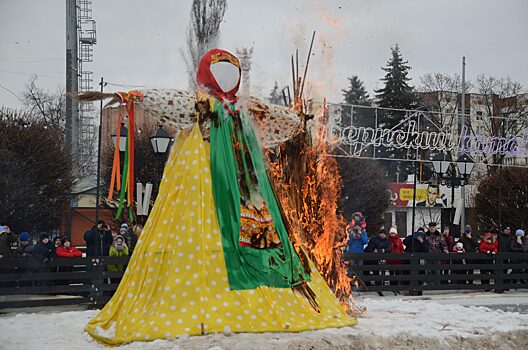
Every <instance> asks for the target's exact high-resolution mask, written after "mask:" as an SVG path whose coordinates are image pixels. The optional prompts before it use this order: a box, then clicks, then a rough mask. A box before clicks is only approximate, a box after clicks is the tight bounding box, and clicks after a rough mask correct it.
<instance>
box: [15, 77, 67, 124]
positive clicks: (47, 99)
mask: <svg viewBox="0 0 528 350" xmlns="http://www.w3.org/2000/svg"><path fill="white" fill-rule="evenodd" d="M22 103H23V105H24V107H25V108H24V112H25V113H26V115H28V116H31V117H33V118H35V119H39V120H42V121H44V122H46V123H52V124H53V125H56V126H58V127H60V128H61V129H64V126H65V115H66V95H65V93H64V89H63V88H60V87H59V88H58V89H57V91H56V92H55V93H52V92H49V91H45V90H44V89H42V88H41V87H39V86H38V85H37V76H35V75H34V76H32V77H31V78H30V79H29V81H28V82H27V83H26V91H24V92H23V94H22Z"/></svg>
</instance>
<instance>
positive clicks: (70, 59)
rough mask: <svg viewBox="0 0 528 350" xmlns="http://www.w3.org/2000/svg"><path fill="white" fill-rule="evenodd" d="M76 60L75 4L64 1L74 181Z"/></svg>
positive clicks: (68, 120)
mask: <svg viewBox="0 0 528 350" xmlns="http://www.w3.org/2000/svg"><path fill="white" fill-rule="evenodd" d="M78 59H79V53H78V37H77V2H76V0H66V146H67V147H68V149H69V150H70V153H71V156H72V160H73V162H72V164H73V166H72V169H73V177H74V179H77V178H78V176H79V174H78V166H77V165H76V162H77V159H78V155H79V104H78V102H77V100H76V99H74V98H73V97H72V94H75V93H77V92H78V91H79V76H78Z"/></svg>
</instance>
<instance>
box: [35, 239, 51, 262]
mask: <svg viewBox="0 0 528 350" xmlns="http://www.w3.org/2000/svg"><path fill="white" fill-rule="evenodd" d="M33 258H34V259H36V260H38V261H42V262H49V261H51V260H53V259H54V258H55V245H54V244H53V242H52V241H48V243H46V244H44V243H42V241H39V242H38V243H37V245H36V246H35V248H34V249H33Z"/></svg>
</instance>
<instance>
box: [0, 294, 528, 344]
mask: <svg viewBox="0 0 528 350" xmlns="http://www.w3.org/2000/svg"><path fill="white" fill-rule="evenodd" d="M359 300H360V302H361V303H362V304H363V305H365V306H366V307H367V315H366V316H365V317H362V318H361V319H360V320H359V324H358V326H356V327H353V328H348V327H345V328H341V329H326V330H321V331H307V332H303V333H266V334H248V333H246V334H230V333H227V332H226V333H225V334H211V335H207V336H202V337H189V336H183V337H180V338H178V339H172V340H157V341H152V342H149V343H144V342H138V343H132V344H127V345H124V346H121V347H119V350H139V349H147V350H173V349H174V350H176V349H178V350H179V349H209V350H220V349H222V350H227V349H230V350H231V349H244V350H246V349H266V350H267V349H281V350H282V349H298V350H301V349H303V350H304V349H382V348H387V349H408V348H411V349H528V314H521V313H517V312H505V311H503V310H501V309H497V308H495V309H493V307H494V306H496V305H508V306H509V307H513V308H514V309H515V306H516V305H517V306H522V305H526V304H528V294H526V293H522V294H514V295H511V294H510V295H500V296H498V295H494V294H490V293H468V294H464V295H461V294H449V295H447V294H446V295H434V296H423V297H421V298H416V297H414V298H410V297H401V296H397V297H392V296H391V297H384V298H380V297H378V296H377V295H376V296H370V295H369V296H360V297H359ZM475 305H487V307H484V306H475ZM490 307H491V308H490ZM96 312H97V311H67V312H55V313H50V312H39V313H19V314H12V313H11V314H5V315H2V316H1V317H0V349H6V350H7V349H10V350H11V349H14V350H26V349H27V350H29V349H31V350H34V349H39V350H48V349H49V350H66V349H68V350H70V349H86V350H92V349H105V347H104V346H103V345H101V344H98V343H96V342H94V341H93V340H92V339H91V338H90V336H89V335H88V334H86V333H85V332H84V331H83V327H84V325H85V324H86V322H88V320H89V319H90V318H91V317H93V316H94V315H95V314H96Z"/></svg>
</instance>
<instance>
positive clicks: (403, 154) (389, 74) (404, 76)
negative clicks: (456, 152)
mask: <svg viewBox="0 0 528 350" xmlns="http://www.w3.org/2000/svg"><path fill="white" fill-rule="evenodd" d="M391 55H392V56H391V58H390V59H389V61H387V66H386V67H382V68H381V69H383V71H385V72H386V74H385V76H384V77H383V78H382V79H381V81H382V82H383V83H384V85H385V86H384V87H383V88H381V89H379V90H375V92H376V97H377V98H378V104H379V106H380V107H384V108H391V109H382V110H378V113H377V120H378V125H377V127H381V128H389V129H390V128H394V127H396V125H398V123H400V122H401V121H402V119H403V118H404V117H405V115H406V112H405V111H404V109H413V108H416V106H417V97H416V94H415V92H414V89H413V87H412V86H410V85H409V84H408V82H409V81H410V80H411V78H409V76H408V74H409V70H410V69H411V67H410V66H408V65H407V63H408V62H407V61H404V60H403V57H402V54H401V52H400V48H399V47H398V45H396V46H395V47H393V48H392V47H391ZM394 109H400V110H394ZM407 153H408V149H406V148H396V147H386V148H384V149H383V150H378V154H377V156H378V157H380V158H385V159H406V158H408V155H407ZM382 164H383V166H384V167H385V168H386V170H387V172H388V176H389V177H390V178H392V180H393V181H396V179H397V178H398V174H401V175H403V176H400V177H402V178H405V177H406V175H407V174H409V173H410V172H411V169H410V163H409V162H400V161H396V160H384V161H382Z"/></svg>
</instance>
